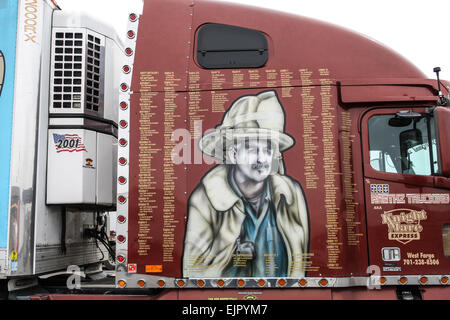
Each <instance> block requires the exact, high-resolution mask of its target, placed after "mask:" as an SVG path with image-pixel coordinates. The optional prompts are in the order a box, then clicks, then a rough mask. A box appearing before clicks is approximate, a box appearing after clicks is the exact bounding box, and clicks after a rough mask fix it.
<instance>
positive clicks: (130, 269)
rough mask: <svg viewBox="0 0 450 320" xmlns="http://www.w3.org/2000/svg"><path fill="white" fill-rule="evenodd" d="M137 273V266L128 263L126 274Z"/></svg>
mask: <svg viewBox="0 0 450 320" xmlns="http://www.w3.org/2000/svg"><path fill="white" fill-rule="evenodd" d="M136 272H137V264H136V263H130V264H128V273H136Z"/></svg>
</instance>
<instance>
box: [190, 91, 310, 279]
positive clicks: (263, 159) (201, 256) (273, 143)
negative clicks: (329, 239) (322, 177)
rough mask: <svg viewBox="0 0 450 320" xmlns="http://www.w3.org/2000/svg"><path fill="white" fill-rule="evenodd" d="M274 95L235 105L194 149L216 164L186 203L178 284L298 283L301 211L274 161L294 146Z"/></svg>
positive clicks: (303, 242) (303, 240) (298, 192)
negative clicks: (218, 280)
mask: <svg viewBox="0 0 450 320" xmlns="http://www.w3.org/2000/svg"><path fill="white" fill-rule="evenodd" d="M284 125H285V114H284V109H283V107H282V105H281V103H280V101H279V100H278V97H277V95H276V92H275V91H263V92H261V93H259V94H258V95H246V96H241V97H240V98H238V99H237V100H236V101H235V102H234V103H232V105H231V106H230V108H229V109H228V110H227V111H226V112H225V114H224V117H223V120H222V123H221V124H220V125H219V126H217V127H216V129H215V130H212V131H208V132H207V133H205V134H204V135H203V137H201V139H200V141H199V147H200V150H201V151H202V152H203V153H204V154H206V155H208V156H210V157H212V158H215V159H216V160H218V161H219V164H218V165H217V166H215V167H213V168H212V170H210V171H209V172H208V173H206V175H205V176H203V178H202V179H201V181H200V183H199V185H198V187H197V188H195V189H194V191H193V192H192V194H191V195H190V200H189V206H188V218H187V224H186V233H185V241H184V249H183V250H184V252H183V276H184V277H205V276H208V277H284V276H290V277H302V276H304V274H305V261H303V259H304V257H305V256H306V254H307V253H308V248H309V226H308V211H307V205H306V200H305V198H304V196H303V190H302V187H301V185H300V183H299V182H297V181H296V180H294V179H293V178H291V177H289V176H287V175H285V174H284V163H283V159H282V155H281V153H282V152H283V151H285V150H287V149H289V148H291V147H292V146H293V145H294V143H295V142H294V139H293V138H292V137H291V136H290V135H288V134H287V133H285V132H284Z"/></svg>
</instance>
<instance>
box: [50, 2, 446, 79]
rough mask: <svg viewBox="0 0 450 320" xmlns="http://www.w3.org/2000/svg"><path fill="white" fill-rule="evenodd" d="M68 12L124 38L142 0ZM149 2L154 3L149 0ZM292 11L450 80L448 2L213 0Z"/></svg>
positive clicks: (77, 6) (78, 6) (72, 5)
mask: <svg viewBox="0 0 450 320" xmlns="http://www.w3.org/2000/svg"><path fill="white" fill-rule="evenodd" d="M56 1H57V3H58V4H59V6H60V7H61V8H62V9H63V10H69V11H75V12H76V11H82V10H84V11H87V12H89V13H90V14H91V15H94V16H96V13H97V12H101V14H100V15H98V16H99V19H100V20H102V21H105V22H107V23H110V24H111V25H113V26H114V27H115V28H116V30H118V32H119V35H120V36H122V35H123V36H122V38H124V37H125V32H126V25H127V15H128V13H129V12H131V11H134V12H140V9H141V5H142V0H123V1H121V0H56ZM147 1H149V0H147ZM211 1H225V2H233V3H240V4H245V5H252V6H258V7H264V8H269V9H273V10H278V11H284V12H289V13H293V14H298V15H302V16H307V17H310V18H315V19H318V20H322V21H327V22H330V23H333V24H337V25H340V26H342V27H345V28H347V29H351V30H353V31H356V32H358V33H361V34H363V35H365V36H367V37H369V38H371V39H374V40H376V41H378V42H380V43H382V44H384V45H386V46H388V47H390V48H392V49H393V50H395V51H397V52H398V53H399V54H401V55H402V56H404V57H405V58H406V59H408V60H409V61H411V62H412V63H414V64H415V65H416V66H417V67H418V68H419V69H420V70H422V72H424V73H425V75H426V76H427V77H428V78H435V74H434V73H433V68H434V67H437V66H439V67H441V69H442V72H441V74H440V77H441V79H446V80H450V35H449V34H450V23H449V22H447V15H448V14H449V13H450V1H449V0H426V1H425V0H376V1H374V0H211Z"/></svg>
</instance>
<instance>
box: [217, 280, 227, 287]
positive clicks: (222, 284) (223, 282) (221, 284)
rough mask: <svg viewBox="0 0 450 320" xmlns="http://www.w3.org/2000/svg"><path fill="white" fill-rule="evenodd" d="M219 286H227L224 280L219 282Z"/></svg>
mask: <svg viewBox="0 0 450 320" xmlns="http://www.w3.org/2000/svg"><path fill="white" fill-rule="evenodd" d="M217 285H218V286H219V287H223V286H224V285H225V281H223V280H222V279H220V280H218V281H217Z"/></svg>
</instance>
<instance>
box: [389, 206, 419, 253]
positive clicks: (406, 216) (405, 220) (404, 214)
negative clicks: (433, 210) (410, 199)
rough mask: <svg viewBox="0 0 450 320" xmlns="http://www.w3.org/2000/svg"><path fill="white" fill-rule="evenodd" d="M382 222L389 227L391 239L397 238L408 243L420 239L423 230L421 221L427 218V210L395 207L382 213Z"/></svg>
mask: <svg viewBox="0 0 450 320" xmlns="http://www.w3.org/2000/svg"><path fill="white" fill-rule="evenodd" d="M381 219H382V223H383V224H386V225H387V227H388V238H389V240H396V241H398V242H400V243H402V244H407V243H409V242H411V241H413V240H420V233H421V232H422V230H423V227H422V225H421V224H420V222H421V221H422V220H427V213H426V212H425V210H421V211H417V210H411V209H394V210H390V211H385V212H384V213H383V214H381Z"/></svg>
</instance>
